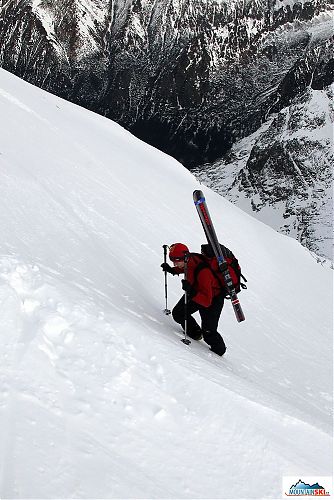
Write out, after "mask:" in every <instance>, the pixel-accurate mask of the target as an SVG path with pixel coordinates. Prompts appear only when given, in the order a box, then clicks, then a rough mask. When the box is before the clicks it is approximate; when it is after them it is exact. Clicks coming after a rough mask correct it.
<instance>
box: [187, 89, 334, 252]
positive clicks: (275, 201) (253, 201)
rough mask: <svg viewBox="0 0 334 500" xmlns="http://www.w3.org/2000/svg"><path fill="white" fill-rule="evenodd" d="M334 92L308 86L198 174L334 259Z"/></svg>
mask: <svg viewBox="0 0 334 500" xmlns="http://www.w3.org/2000/svg"><path fill="white" fill-rule="evenodd" d="M333 89H334V87H333V86H331V87H328V88H327V89H324V90H312V88H309V89H308V91H307V92H306V93H305V94H304V96H303V99H298V100H297V102H295V103H293V104H292V105H290V106H288V107H286V108H284V109H283V110H282V111H280V113H278V114H277V115H276V116H275V117H271V119H270V120H268V122H267V123H266V124H265V125H263V126H262V127H261V128H260V129H259V130H258V131H257V132H256V133H254V134H252V135H251V136H250V137H248V138H245V139H243V140H242V141H240V142H239V143H237V144H235V145H234V146H233V148H232V149H231V151H230V152H229V153H228V154H227V155H226V156H225V157H224V158H223V159H222V160H220V161H217V162H215V163H214V164H212V165H204V166H203V167H200V168H198V169H196V170H195V171H194V173H195V174H196V176H197V177H198V179H199V180H201V181H202V182H203V183H204V184H206V185H208V186H210V187H211V188H212V189H214V190H215V191H217V192H218V193H220V194H222V195H224V196H226V197H227V198H228V199H229V200H230V201H233V202H234V203H235V204H236V205H238V206H239V207H241V208H242V209H243V210H246V211H247V212H249V213H254V215H255V216H256V217H257V218H258V219H259V220H262V221H263V222H265V223H266V224H269V225H270V226H272V227H273V228H274V229H276V230H277V231H280V232H281V233H283V234H288V235H290V236H292V237H294V238H296V239H297V240H299V241H300V242H301V243H302V244H303V245H305V246H306V247H307V248H309V249H310V250H311V251H313V252H314V253H316V254H317V255H319V256H322V257H325V258H327V259H329V260H332V257H333V162H334V150H333V121H334V111H333Z"/></svg>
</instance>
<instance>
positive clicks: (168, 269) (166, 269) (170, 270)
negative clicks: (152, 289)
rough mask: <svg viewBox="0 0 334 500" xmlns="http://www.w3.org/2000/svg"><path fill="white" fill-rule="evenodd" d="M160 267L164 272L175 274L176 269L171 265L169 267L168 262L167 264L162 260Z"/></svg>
mask: <svg viewBox="0 0 334 500" xmlns="http://www.w3.org/2000/svg"><path fill="white" fill-rule="evenodd" d="M160 267H161V268H162V270H163V271H164V272H165V273H170V274H173V275H174V274H176V269H174V268H173V267H171V266H170V265H169V264H167V263H166V262H164V263H163V264H161V266H160Z"/></svg>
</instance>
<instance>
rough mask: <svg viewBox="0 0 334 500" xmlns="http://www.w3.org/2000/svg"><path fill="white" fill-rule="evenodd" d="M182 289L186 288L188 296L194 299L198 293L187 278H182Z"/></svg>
mask: <svg viewBox="0 0 334 500" xmlns="http://www.w3.org/2000/svg"><path fill="white" fill-rule="evenodd" d="M182 290H184V291H185V292H187V294H188V297H189V298H190V299H192V298H193V297H195V295H196V293H197V292H196V290H195V289H194V288H193V287H192V286H191V284H190V283H189V281H187V280H182Z"/></svg>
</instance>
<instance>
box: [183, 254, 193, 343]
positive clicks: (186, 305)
mask: <svg viewBox="0 0 334 500" xmlns="http://www.w3.org/2000/svg"><path fill="white" fill-rule="evenodd" d="M188 258H189V255H188V254H185V256H184V279H185V280H187V278H188ZM187 335H188V293H187V291H186V290H185V291H184V338H183V339H181V341H182V342H183V343H184V344H187V345H189V344H191V341H190V340H189V339H188V338H187Z"/></svg>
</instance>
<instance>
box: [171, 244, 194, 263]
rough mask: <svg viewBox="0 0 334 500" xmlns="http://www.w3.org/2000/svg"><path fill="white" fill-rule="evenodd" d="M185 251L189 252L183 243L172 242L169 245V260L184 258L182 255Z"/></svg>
mask: <svg viewBox="0 0 334 500" xmlns="http://www.w3.org/2000/svg"><path fill="white" fill-rule="evenodd" d="M187 253H189V248H188V247H187V246H186V245H184V244H183V243H173V245H171V246H170V247H169V258H170V260H171V261H175V260H184V256H185V254H187Z"/></svg>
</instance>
